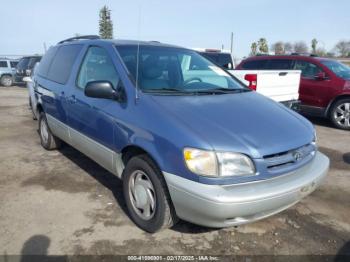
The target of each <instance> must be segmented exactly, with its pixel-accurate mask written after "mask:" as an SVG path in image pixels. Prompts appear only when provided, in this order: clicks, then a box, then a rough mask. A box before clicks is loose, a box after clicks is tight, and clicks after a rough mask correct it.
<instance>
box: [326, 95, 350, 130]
mask: <svg viewBox="0 0 350 262" xmlns="http://www.w3.org/2000/svg"><path fill="white" fill-rule="evenodd" d="M330 119H331V121H332V122H333V124H334V125H335V126H336V127H338V128H340V129H344V130H350V99H349V98H345V99H341V100H339V101H337V102H336V103H335V104H334V105H333V106H332V108H331V111H330Z"/></svg>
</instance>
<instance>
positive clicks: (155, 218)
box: [123, 154, 177, 233]
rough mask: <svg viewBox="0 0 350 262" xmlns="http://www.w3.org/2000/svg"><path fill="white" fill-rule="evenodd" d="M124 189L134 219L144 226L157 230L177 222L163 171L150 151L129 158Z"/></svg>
mask: <svg viewBox="0 0 350 262" xmlns="http://www.w3.org/2000/svg"><path fill="white" fill-rule="evenodd" d="M123 191H124V198H125V201H126V205H127V208H128V210H129V214H130V217H131V219H132V220H133V221H134V223H135V224H136V225H138V226H139V227H140V228H142V229H143V230H145V231H147V232H150V233H154V232H157V231H159V230H161V229H165V228H169V227H171V226H172V225H174V224H175V223H176V222H177V217H176V214H175V210H174V208H173V206H172V203H171V199H170V195H169V192H168V188H167V186H166V183H165V180H164V178H163V175H162V173H161V172H160V171H159V169H158V167H157V166H156V165H155V164H154V162H153V161H152V159H150V158H149V157H148V156H147V155H145V154H144V155H139V156H136V157H133V158H131V159H130V160H129V161H128V163H127V165H126V167H125V170H124V172H123Z"/></svg>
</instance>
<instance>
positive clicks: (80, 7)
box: [0, 0, 350, 57]
mask: <svg viewBox="0 0 350 262" xmlns="http://www.w3.org/2000/svg"><path fill="white" fill-rule="evenodd" d="M105 4H106V5H107V6H108V7H109V8H110V9H111V10H112V19H113V24H114V37H115V38H123V39H141V40H158V41H161V42H165V43H171V44H177V45H181V46H185V47H207V48H209V47H210V48H221V46H222V45H224V47H225V49H229V47H230V33H231V32H233V33H234V55H235V56H237V57H243V56H245V55H247V54H248V53H249V51H250V45H251V43H252V42H253V41H256V40H257V39H258V38H260V37H265V38H266V39H267V40H268V43H269V45H270V44H272V43H273V42H276V41H278V40H282V41H291V42H295V41H299V40H304V41H306V43H307V44H308V45H310V41H311V39H312V38H314V37H315V38H317V39H318V40H319V42H320V43H319V46H320V47H324V48H326V49H331V48H333V47H334V45H335V43H336V42H337V41H338V40H340V39H349V40H350V14H349V10H350V1H349V0H337V1H334V0H333V1H330V0H294V1H291V0H288V1H286V0H279V1H278V0H260V1H259V0H244V1H235V0H210V1H209V0H170V1H168V0H147V1H139V0H111V1H107V0H104V1H102V0H59V1H58V0H57V1H55V0H50V1H47V0H30V1H23V0H0V6H1V16H0V28H1V30H0V34H1V37H0V55H6V54H8V55H9V54H11V55H13V54H18V55H21V54H32V53H43V52H44V47H43V45H44V44H43V43H44V42H45V43H46V45H47V46H50V45H54V44H56V43H57V42H58V41H60V40H62V39H65V38H68V37H71V36H74V34H75V33H79V34H98V12H99V9H100V8H101V7H102V6H103V5H105ZM139 10H140V12H139ZM139 13H140V14H141V15H140V28H139V29H138V24H139V23H138V21H139V18H138V17H139Z"/></svg>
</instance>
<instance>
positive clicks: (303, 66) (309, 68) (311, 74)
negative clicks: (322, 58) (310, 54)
mask: <svg viewBox="0 0 350 262" xmlns="http://www.w3.org/2000/svg"><path fill="white" fill-rule="evenodd" d="M295 70H301V76H302V77H304V78H312V79H314V78H315V76H316V75H317V74H318V73H320V72H323V70H322V69H321V68H320V67H319V66H317V65H315V64H313V63H310V62H306V61H296V63H295Z"/></svg>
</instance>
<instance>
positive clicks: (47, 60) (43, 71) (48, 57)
mask: <svg viewBox="0 0 350 262" xmlns="http://www.w3.org/2000/svg"><path fill="white" fill-rule="evenodd" d="M56 52H57V47H56V46H55V47H51V48H50V49H49V50H48V51H47V52H46V54H45V55H44V56H43V58H42V59H41V61H40V65H39V68H38V75H40V76H42V77H45V78H46V77H47V73H48V71H49V68H50V65H51V62H52V60H53V58H54V57H55V54H56Z"/></svg>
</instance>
